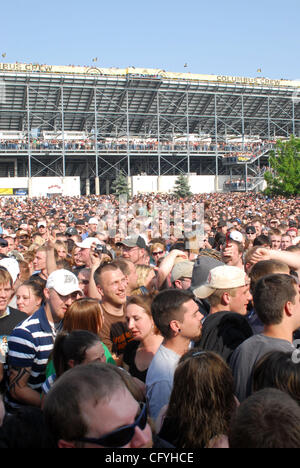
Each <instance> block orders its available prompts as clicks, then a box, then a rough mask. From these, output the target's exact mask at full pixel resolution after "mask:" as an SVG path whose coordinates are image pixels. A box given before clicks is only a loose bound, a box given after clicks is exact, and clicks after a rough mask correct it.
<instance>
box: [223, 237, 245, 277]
mask: <svg viewBox="0 0 300 468" xmlns="http://www.w3.org/2000/svg"><path fill="white" fill-rule="evenodd" d="M243 253H244V238H243V234H241V233H240V232H239V231H231V232H230V233H229V234H227V236H226V244H225V245H224V246H223V249H222V262H224V263H225V264H226V265H230V266H236V267H239V268H241V269H244V265H243Z"/></svg>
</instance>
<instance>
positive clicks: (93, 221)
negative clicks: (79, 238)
mask: <svg viewBox="0 0 300 468" xmlns="http://www.w3.org/2000/svg"><path fill="white" fill-rule="evenodd" d="M98 224H99V221H98V219H97V218H90V219H89V221H88V229H89V232H90V234H91V235H93V236H94V235H95V234H96V232H97V227H98Z"/></svg>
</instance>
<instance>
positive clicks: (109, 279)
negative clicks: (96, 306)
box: [94, 262, 127, 307]
mask: <svg viewBox="0 0 300 468" xmlns="http://www.w3.org/2000/svg"><path fill="white" fill-rule="evenodd" d="M94 280H95V283H96V286H97V289H98V291H99V293H100V294H101V296H102V300H103V302H108V303H110V304H111V305H113V306H116V307H119V306H121V305H123V304H125V302H126V288H127V279H126V276H125V275H124V273H123V272H122V270H121V269H120V267H119V265H118V264H115V263H114V262H111V263H105V264H103V265H100V266H99V267H98V268H97V270H96V271H95V273H94Z"/></svg>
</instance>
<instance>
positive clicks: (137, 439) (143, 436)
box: [44, 363, 152, 449]
mask: <svg viewBox="0 0 300 468" xmlns="http://www.w3.org/2000/svg"><path fill="white" fill-rule="evenodd" d="M113 367H114V366H111V365H110V364H101V363H92V364H88V365H81V366H76V367H74V368H73V369H71V370H69V371H67V372H65V373H64V374H63V375H62V376H61V377H60V378H59V379H58V380H57V382H56V383H55V385H54V386H53V387H52V389H51V390H50V392H49V393H48V395H47V397H46V400H45V406H44V414H45V419H46V423H47V425H48V427H49V429H50V431H51V433H52V434H53V436H54V437H55V439H56V440H57V442H58V447H60V448H91V447H93V448H96V447H98V448H111V449H113V448H120V447H122V448H142V447H151V446H152V432H151V428H150V426H149V424H148V420H147V410H146V406H145V405H142V404H141V405H140V404H139V402H137V401H136V400H135V399H134V397H133V395H132V394H131V393H130V391H129V390H128V388H127V386H126V384H125V383H124V380H123V379H122V378H121V376H120V374H119V373H118V372H117V371H116V370H115V369H114V368H113Z"/></svg>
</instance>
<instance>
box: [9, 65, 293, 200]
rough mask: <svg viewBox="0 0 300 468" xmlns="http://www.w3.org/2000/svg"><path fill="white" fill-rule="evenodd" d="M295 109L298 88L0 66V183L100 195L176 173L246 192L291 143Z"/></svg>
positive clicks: (281, 83)
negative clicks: (60, 181) (20, 180)
mask: <svg viewBox="0 0 300 468" xmlns="http://www.w3.org/2000/svg"><path fill="white" fill-rule="evenodd" d="M299 103H300V81H289V80H284V79H279V80H270V79H266V78H262V77H258V78H242V77H231V76H216V75H196V74H191V73H168V72H166V71H165V70H156V69H136V68H134V67H130V68H127V69H118V68H109V69H102V68H97V67H76V66H71V65H70V66H50V65H44V64H43V65H41V64H21V63H15V64H6V63H0V156H1V159H0V177H29V178H30V179H31V178H35V177H51V176H58V177H70V176H72V177H80V180H81V185H82V190H83V191H85V190H86V189H87V188H88V190H89V191H90V192H91V193H106V192H109V188H110V185H111V182H112V180H113V179H114V178H115V177H116V174H117V173H118V171H120V170H121V171H122V172H124V174H127V175H128V176H129V177H131V176H137V175H148V176H150V175H151V176H154V175H156V176H158V177H161V176H166V175H173V176H174V175H178V174H180V173H185V174H193V175H216V176H217V177H219V176H228V180H229V181H230V184H229V185H228V189H231V188H233V186H234V185H235V186H236V187H238V184H237V181H238V180H239V184H240V186H239V188H240V189H246V190H247V189H251V188H254V187H255V186H258V183H259V181H260V180H261V177H262V174H263V171H264V170H265V168H266V167H267V164H268V155H269V151H270V150H271V149H272V148H273V146H274V144H275V143H276V141H277V140H278V139H286V138H289V136H290V135H291V134H294V135H295V136H300V104H299ZM243 182H245V184H244V185H243V184H242V183H243ZM247 184H248V186H247ZM221 188H222V189H223V188H224V187H221Z"/></svg>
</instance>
